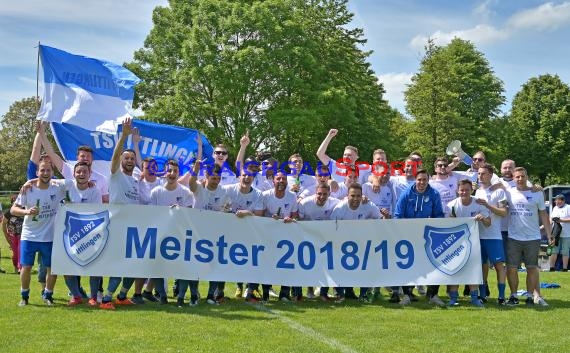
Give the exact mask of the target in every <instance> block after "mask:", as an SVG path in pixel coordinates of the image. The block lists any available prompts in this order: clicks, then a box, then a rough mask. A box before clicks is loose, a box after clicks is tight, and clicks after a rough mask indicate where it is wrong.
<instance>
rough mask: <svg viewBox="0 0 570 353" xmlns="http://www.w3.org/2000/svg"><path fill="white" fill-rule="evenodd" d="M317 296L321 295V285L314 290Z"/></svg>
mask: <svg viewBox="0 0 570 353" xmlns="http://www.w3.org/2000/svg"><path fill="white" fill-rule="evenodd" d="M314 294H315V298H316V297H320V296H321V287H315V290H314Z"/></svg>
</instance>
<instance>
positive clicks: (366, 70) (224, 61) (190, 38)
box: [127, 0, 393, 160]
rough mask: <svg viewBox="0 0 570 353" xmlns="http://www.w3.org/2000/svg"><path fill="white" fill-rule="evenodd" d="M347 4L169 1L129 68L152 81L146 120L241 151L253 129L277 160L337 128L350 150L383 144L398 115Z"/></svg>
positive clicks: (140, 96)
mask: <svg viewBox="0 0 570 353" xmlns="http://www.w3.org/2000/svg"><path fill="white" fill-rule="evenodd" d="M346 4H347V1H346V0H313V1H305V0H265V1H261V0H238V1H227V0H194V1H187V0H184V1H183V0H170V1H169V7H167V8H163V7H157V8H156V9H155V11H154V16H153V22H154V27H153V29H152V30H151V32H150V34H149V35H148V37H147V38H146V40H145V44H144V48H142V49H140V50H138V51H136V52H135V55H134V61H133V62H132V63H129V64H127V66H128V68H129V69H131V70H132V71H133V72H135V73H136V74H137V75H138V76H139V77H140V78H142V79H143V83H141V84H140V85H139V86H137V91H136V97H135V106H138V107H141V108H143V109H144V111H145V118H146V119H150V120H154V121H158V122H163V123H168V124H177V125H183V126H188V127H192V128H197V129H200V130H202V131H204V132H205V134H206V135H207V136H208V137H209V138H210V140H212V142H221V143H225V144H226V145H228V146H229V149H230V150H231V151H232V152H233V153H235V152H236V151H237V148H238V146H239V139H240V137H241V136H242V135H243V134H244V133H245V132H246V130H249V131H250V137H251V139H252V146H253V148H255V149H268V150H271V151H272V152H273V153H274V155H276V156H277V157H278V158H280V159H283V158H285V159H286V158H287V157H288V156H289V155H290V154H291V153H293V152H300V153H301V154H303V155H304V156H305V158H306V159H308V160H315V152H316V150H317V148H318V145H319V144H320V142H321V140H322V139H323V138H324V137H325V136H326V133H327V131H328V130H329V129H330V128H333V127H334V128H338V129H339V130H340V134H339V137H338V141H337V142H335V144H334V146H331V151H330V152H331V155H333V156H335V155H340V153H341V152H342V148H344V145H345V144H358V145H360V146H365V147H366V148H365V149H364V150H363V151H362V152H361V155H363V156H364V155H367V154H370V153H371V151H372V149H374V146H376V145H377V144H378V143H384V141H385V140H383V139H382V136H381V132H382V131H383V130H385V128H386V126H388V125H389V124H390V117H391V116H393V114H392V112H391V110H390V108H389V107H388V105H387V103H386V102H385V101H384V100H382V94H383V93H384V90H383V88H382V86H381V84H379V83H378V81H377V78H376V77H375V75H374V73H373V72H372V70H371V69H370V65H369V64H368V63H367V62H366V60H367V58H368V56H369V54H370V53H368V52H363V51H362V50H360V49H359V46H360V45H361V44H362V43H364V39H363V38H362V36H363V33H362V30H360V29H350V28H349V24H350V21H351V19H352V14H350V13H349V12H348V10H347V6H346Z"/></svg>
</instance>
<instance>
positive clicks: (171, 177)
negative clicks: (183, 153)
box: [143, 159, 198, 307]
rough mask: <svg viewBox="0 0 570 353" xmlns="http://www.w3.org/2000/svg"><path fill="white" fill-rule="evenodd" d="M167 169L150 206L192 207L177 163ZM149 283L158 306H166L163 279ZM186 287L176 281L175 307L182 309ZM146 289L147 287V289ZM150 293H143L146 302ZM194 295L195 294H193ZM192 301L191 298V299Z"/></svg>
mask: <svg viewBox="0 0 570 353" xmlns="http://www.w3.org/2000/svg"><path fill="white" fill-rule="evenodd" d="M165 166H166V167H167V169H166V175H165V176H164V181H165V182H164V184H162V185H157V186H155V187H154V188H153V189H152V190H151V192H150V197H149V199H150V205H154V206H169V207H192V203H193V197H192V193H191V192H190V189H188V188H187V187H186V186H183V185H180V184H178V177H179V176H180V169H179V165H178V162H177V161H175V160H173V159H170V160H168V161H167V162H166V165H165ZM151 281H152V282H153V284H154V288H156V291H157V292H158V295H159V301H160V304H167V303H168V299H167V296H166V290H165V285H164V278H159V277H157V278H152V279H151ZM187 287H188V281H186V280H182V279H179V280H178V299H177V306H178V307H182V306H183V305H184V295H185V294H186V288H187ZM147 288H148V287H147ZM196 290H197V289H196ZM149 292H150V291H149V290H148V289H147V291H146V292H145V293H143V297H144V298H145V299H147V300H149V298H150V301H154V300H152V298H153V297H152V296H151V295H149V294H150V293H149ZM194 294H196V293H194ZM191 299H192V298H191ZM193 299H194V301H192V300H191V301H190V305H192V304H193V303H194V304H197V300H198V297H197V296H195V297H194V298H193Z"/></svg>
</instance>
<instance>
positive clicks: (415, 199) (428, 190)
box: [394, 169, 445, 306]
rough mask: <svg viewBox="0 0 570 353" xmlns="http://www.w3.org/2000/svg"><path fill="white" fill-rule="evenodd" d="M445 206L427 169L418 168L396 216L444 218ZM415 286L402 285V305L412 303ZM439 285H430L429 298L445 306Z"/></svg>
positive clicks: (400, 202)
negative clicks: (412, 292) (431, 183)
mask: <svg viewBox="0 0 570 353" xmlns="http://www.w3.org/2000/svg"><path fill="white" fill-rule="evenodd" d="M443 217H444V214H443V207H442V205H441V197H440V196H439V193H438V192H437V191H436V190H435V189H434V188H432V187H431V186H430V185H429V175H428V173H427V171H426V170H425V169H418V170H417V172H416V182H415V184H413V185H412V186H410V187H409V188H408V189H406V190H405V191H404V192H403V193H402V194H401V195H400V197H399V198H398V202H397V203H396V210H395V212H394V218H396V219H401V218H443ZM412 288H413V287H410V286H407V287H402V290H403V292H404V297H403V298H402V300H401V301H400V305H409V304H410V301H411V300H410V295H411V291H412ZM438 291H439V286H438V285H431V286H428V290H427V294H426V295H427V298H428V300H429V302H430V303H432V304H436V305H438V306H445V303H444V302H443V301H442V300H441V299H440V298H439V297H438V296H437V292H438Z"/></svg>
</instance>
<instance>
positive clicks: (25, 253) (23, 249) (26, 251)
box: [20, 240, 53, 267]
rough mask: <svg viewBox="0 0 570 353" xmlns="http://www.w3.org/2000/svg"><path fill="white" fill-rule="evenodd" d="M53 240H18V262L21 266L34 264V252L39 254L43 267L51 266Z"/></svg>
mask: <svg viewBox="0 0 570 353" xmlns="http://www.w3.org/2000/svg"><path fill="white" fill-rule="evenodd" d="M52 246H53V242H51V241H50V242H39V241H30V240H22V241H21V242H20V263H21V264H22V266H34V259H35V257H36V252H39V253H40V254H41V255H42V256H41V260H40V261H41V263H42V265H44V266H45V267H51V248H52Z"/></svg>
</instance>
